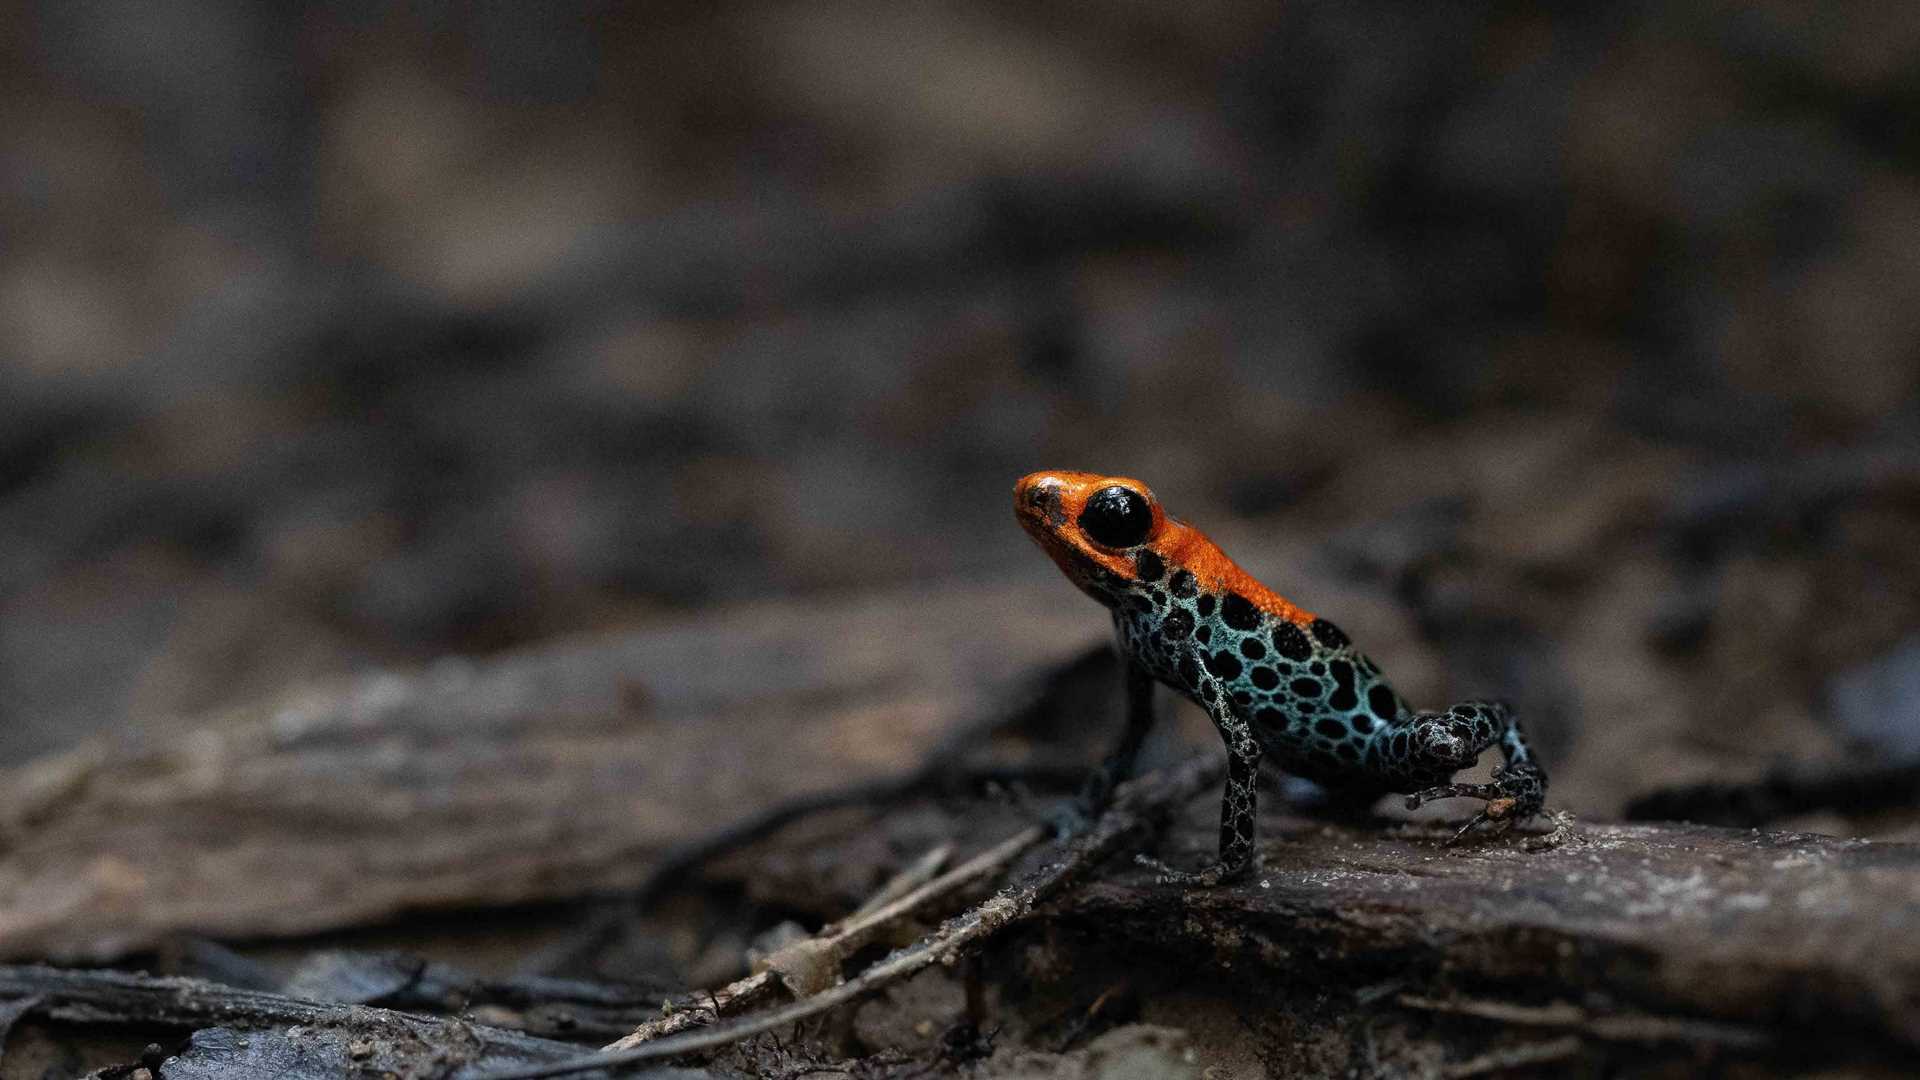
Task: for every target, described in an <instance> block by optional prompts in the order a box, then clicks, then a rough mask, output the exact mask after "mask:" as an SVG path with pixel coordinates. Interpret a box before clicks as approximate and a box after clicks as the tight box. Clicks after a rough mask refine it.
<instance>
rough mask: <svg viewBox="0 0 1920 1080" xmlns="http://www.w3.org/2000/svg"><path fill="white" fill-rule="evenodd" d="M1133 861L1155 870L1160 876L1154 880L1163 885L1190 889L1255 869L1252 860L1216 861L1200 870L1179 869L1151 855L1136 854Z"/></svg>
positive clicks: (1215, 882)
mask: <svg viewBox="0 0 1920 1080" xmlns="http://www.w3.org/2000/svg"><path fill="white" fill-rule="evenodd" d="M1133 861H1134V862H1136V863H1139V864H1140V865H1141V866H1144V867H1146V868H1147V869H1149V870H1153V871H1155V872H1156V873H1157V875H1158V876H1156V877H1155V878H1154V881H1155V882H1157V883H1159V884H1161V885H1180V886H1184V887H1186V888H1190V889H1211V888H1213V887H1214V886H1216V885H1220V884H1224V883H1225V882H1229V881H1232V880H1233V879H1235V878H1237V877H1241V876H1242V875H1244V874H1246V873H1247V872H1248V871H1250V870H1252V869H1253V862H1252V860H1248V861H1247V862H1244V863H1241V864H1240V865H1239V866H1233V865H1230V864H1228V863H1224V862H1216V863H1213V864H1211V865H1209V866H1207V867H1204V868H1202V869H1200V870H1177V869H1175V868H1173V867H1171V866H1168V865H1167V864H1166V863H1163V862H1161V861H1160V860H1159V859H1156V858H1154V857H1153V856H1151V855H1135V856H1134V857H1133Z"/></svg>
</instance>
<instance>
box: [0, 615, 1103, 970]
mask: <svg viewBox="0 0 1920 1080" xmlns="http://www.w3.org/2000/svg"><path fill="white" fill-rule="evenodd" d="M1102 633H1103V631H1102V628H1101V626H1100V625H1099V623H1098V621H1097V620H1092V619H1088V618H1087V617H1086V612H1084V611H1081V610H1078V609H1068V608H1067V607H1066V606H1065V605H1036V604H1035V603H1034V602H1033V598H1032V595H1031V591H1030V589H1028V588H1027V587H1026V586H1024V585H1009V586H997V587H967V588H953V589H949V590H946V591H933V592H929V591H927V590H924V589H920V590H915V591H913V592H912V593H911V594H904V593H902V594H896V593H884V594H876V595H868V596H863V597H860V598H858V599H854V600H843V601H838V602H833V603H818V604H806V605H800V604H794V603H785V604H769V605H762V606H756V607H749V608H744V609H738V610H732V611H727V612H721V613H717V614H712V615H705V616H699V617H695V618H691V619H686V620H680V621H675V622H673V623H671V624H670V625H665V626H662V627H661V628H659V629H657V630H646V631H640V632H636V633H632V634H628V635H625V636H618V637H612V638H603V639H595V640H584V641H577V642H568V643H561V644H557V645H553V646H550V647H546V648H541V649H537V650H532V651H528V652H523V653H517V654H511V655H507V656H503V657H500V658H497V659H492V660H488V661H485V662H469V661H459V660H449V661H446V662H444V663H440V664H436V665H434V666H432V667H430V668H428V669H427V670H424V671H421V672H418V673H415V674H410V675H399V674H385V675H373V676H368V677H366V678H363V679H360V680H358V681H356V682H354V683H352V684H350V685H348V686H345V687H342V688H332V689H321V690H316V691H313V692H311V693H308V694H305V695H302V696H299V697H296V698H294V699H292V700H288V701H284V702H280V703H277V704H273V705H270V706H263V707H261V708H259V709H257V710H252V711H250V712H249V713H247V714H244V715H238V716H232V717H224V718H209V719H208V721H207V722H206V723H205V724H204V725H203V726H201V727H200V728H198V729H197V730H194V731H191V732H189V733H188V734H186V735H185V736H184V737H179V738H170V739H166V740H164V741H158V740H157V741H155V742H153V743H152V744H145V743H143V742H142V740H140V739H138V738H137V737H135V736H132V735H130V736H128V737H127V738H125V739H122V740H119V741H117V742H112V743H108V744H93V745H89V746H86V747H83V748H81V749H78V750H75V751H73V752H70V753H66V754H62V755H58V756H56V757H53V758H50V759H46V760H43V761H39V762H36V763H32V764H29V765H26V766H24V767H22V768H19V769H15V770H12V771H10V772H6V773H0V958H16V959H42V958H54V959H61V960H75V961H89V962H99V961H107V960H111V959H112V958H114V957H116V956H120V955H124V954H125V953H127V952H129V951H131V950H137V949H143V948H148V947H151V946H153V945H154V944H155V943H157V942H159V941H162V940H164V939H166V938H167V937H168V936H170V935H174V934H179V933H191V934H196V935H201V936H206V937H212V938H227V939H232V938H249V937H262V936H278V935H295V934H307V933H314V932H318V931H323V930H327V929H332V928H339V927H347V926H356V925H365V924H368V923H374V922H378V921H381V920H384V919H390V918H392V917H394V916H396V915H399V914H401V913H404V912H408V911H412V910H419V909H432V908H438V907H454V906H459V907H478V906H491V905H505V904H518V903H527V902H535V901H548V900H556V899H566V898H572V897H579V896H582V895H587V894H593V893H599V892H607V891H613V890H621V889H629V888H632V887H634V886H635V885H637V884H639V883H641V882H643V881H645V880H646V879H647V877H648V875H649V873H650V872H651V871H652V870H653V869H654V868H655V867H656V865H657V864H658V863H659V861H660V860H661V859H663V858H665V857H667V856H668V855H669V854H671V853H673V852H675V851H677V850H678V845H680V844H682V843H684V842H685V841H687V840H688V839H689V838H693V837H699V836H703V835H707V834H709V833H712V832H713V831H714V830H715V829H716V828H719V827H720V826H723V825H725V824H727V823H729V822H734V821H740V820H745V819H749V818H751V817H753V816H754V815H755V814H756V813H759V812H762V811H765V810H766V809H768V808H769V807H772V806H774V805H776V804H779V803H781V802H782V801H783V800H787V799H790V798H793V797H796V796H800V795H804V794H807V793H811V792H821V791H832V790H839V789H842V788H846V787H849V786H852V785H857V784H859V783H861V782H862V781H871V780H874V779H877V778H881V777H887V776H894V775H900V774H903V773H908V772H910V771H911V770H912V769H913V768H915V767H916V766H917V765H919V764H920V763H921V762H923V761H925V760H928V758H929V755H933V756H935V758H936V759H937V758H939V757H941V756H946V757H950V756H951V754H950V753H949V752H948V751H947V749H946V748H947V747H949V746H950V745H953V744H954V743H955V742H956V741H959V740H964V739H965V738H966V737H967V736H968V735H969V734H971V733H977V732H979V731H980V729H982V728H983V727H985V726H988V725H991V724H993V723H995V722H998V721H1000V720H1002V719H1004V718H1005V717H1006V716H1008V715H1009V714H1010V713H1012V712H1014V711H1016V704H1015V703H1016V702H1017V701H1018V700H1020V698H1021V695H1022V694H1026V693H1030V692H1031V689H1032V687H1033V686H1034V685H1035V684H1036V681H1037V680H1040V679H1043V678H1044V676H1045V673H1047V672H1048V671H1050V670H1051V669H1052V667H1053V666H1054V665H1055V664H1056V663H1057V662H1059V661H1060V660H1061V659H1062V658H1064V657H1068V656H1071V655H1074V654H1075V653H1077V652H1081V651H1084V650H1085V649H1086V648H1088V647H1089V646H1090V645H1092V644H1094V643H1097V642H1098V641H1099V640H1101V636H1102Z"/></svg>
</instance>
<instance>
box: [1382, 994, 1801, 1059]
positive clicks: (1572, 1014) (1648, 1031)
mask: <svg viewBox="0 0 1920 1080" xmlns="http://www.w3.org/2000/svg"><path fill="white" fill-rule="evenodd" d="M1394 1000H1396V1001H1397V1002H1399V1003H1400V1004H1401V1005H1402V1006H1405V1007H1406V1008H1409V1009H1420V1010H1422V1011H1425V1012H1437V1013H1449V1014H1452V1015H1454V1016H1472V1017H1476V1018H1478V1019H1481V1020H1492V1021H1494V1022H1496V1023H1501V1024H1513V1025H1516V1026H1521V1027H1545V1028H1570V1029H1572V1030H1575V1031H1579V1032H1582V1033H1584V1034H1587V1035H1591V1036H1593V1037H1594V1038H1596V1039H1604V1040H1606V1041H1607V1042H1637V1043H1650V1042H1693V1043H1713V1044H1716V1045H1719V1046H1728V1047H1736V1048H1739V1049H1745V1050H1757V1049H1760V1048H1761V1047H1764V1046H1766V1045H1768V1044H1769V1043H1771V1042H1772V1041H1773V1039H1772V1037H1771V1036H1770V1035H1768V1034H1767V1033H1766V1032H1764V1031H1760V1030H1758V1029H1755V1028H1750V1027H1744V1026H1741V1025H1739V1024H1724V1023H1719V1022H1717V1021H1712V1020H1695V1019H1691V1018H1689V1017H1679V1016H1654V1015H1652V1014H1649V1013H1613V1014H1602V1015H1598V1016H1596V1015H1594V1014H1592V1013H1589V1012H1588V1011H1587V1010H1585V1009H1582V1008H1580V1007H1579V1006H1577V1005H1572V1004H1568V1003H1567V1002H1555V1003H1553V1004H1551V1005H1515V1004H1513V1003H1511V1002H1506V1001H1483V1000H1475V999H1472V998H1453V999H1448V1000H1442V999H1439V998H1428V997H1421V996H1419V995H1417V994H1401V995H1400V996H1399V997H1397V998H1395V999H1394Z"/></svg>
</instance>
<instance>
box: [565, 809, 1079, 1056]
mask: <svg viewBox="0 0 1920 1080" xmlns="http://www.w3.org/2000/svg"><path fill="white" fill-rule="evenodd" d="M1043 835H1044V834H1043V831H1042V830H1041V829H1040V828H1038V827H1037V826H1036V827H1034V828H1031V829H1027V830H1026V831H1025V832H1022V833H1020V834H1018V835H1017V836H1014V837H1012V838H1011V839H1009V840H1006V841H1003V842H1002V843H1001V844H1000V845H999V846H998V847H995V848H993V849H991V850H989V851H987V852H985V853H984V854H982V855H979V856H977V857H975V858H973V859H972V860H970V861H968V862H967V863H966V864H964V865H962V866H959V867H956V868H955V869H953V870H951V871H949V872H947V873H946V874H944V875H942V876H941V877H939V878H936V879H934V880H933V881H930V882H927V883H925V884H923V885H921V886H920V887H919V888H917V889H913V890H912V891H910V892H909V893H908V894H907V895H905V896H902V897H899V898H898V899H895V900H893V901H891V902H889V903H886V904H883V905H882V906H881V907H880V908H878V909H876V910H874V911H873V912H871V913H869V914H867V915H865V916H861V917H858V918H855V919H852V920H850V921H849V922H848V923H847V924H846V925H845V926H844V928H836V927H832V926H829V927H827V928H826V930H824V931H823V932H822V933H820V934H817V935H815V936H813V937H810V938H807V939H805V940H804V941H797V942H794V943H793V944H791V945H788V946H787V947H785V948H783V949H780V950H779V951H777V952H775V953H774V954H773V955H771V956H769V957H767V958H766V961H765V964H764V967H763V969H762V970H760V971H756V972H754V973H753V974H752V975H749V976H747V977H746V978H744V979H738V980H736V981H734V982H732V983H730V984H728V985H727V986H725V987H722V988H721V989H720V990H719V991H717V992H715V993H711V994H708V995H707V998H708V1001H709V1004H708V1005H707V1006H700V1005H694V1006H692V1007H690V1008H686V1009H678V1010H675V1011H674V1012H672V1013H670V1014H668V1015H666V1016H662V1017H660V1018H658V1019H656V1020H649V1021H647V1022H646V1023H644V1024H641V1025H640V1026H639V1027H637V1028H635V1029H634V1030H633V1031H631V1032H629V1033H628V1034H627V1035H625V1036H624V1037H622V1038H621V1039H619V1040H618V1041H617V1042H613V1043H609V1044H608V1045H606V1046H604V1047H602V1048H601V1049H602V1050H605V1051H609V1052H612V1051H620V1050H627V1049H631V1048H632V1047H635V1046H639V1045H641V1044H643V1043H648V1042H652V1041H654V1040H656V1039H661V1038H665V1037H666V1036H669V1035H672V1034H675V1033H677V1032H681V1031H685V1030H687V1029H688V1028H692V1027H697V1026H700V1025H701V1024H703V1023H706V1022H707V1019H706V1015H703V1013H705V1014H710V1015H711V1016H712V1018H713V1020H714V1021H718V1020H719V1019H720V1015H721V1012H722V1011H723V1010H726V1009H729V1008H732V1009H740V1008H752V1007H754V1006H756V1005H765V1004H771V1003H772V1001H773V999H774V997H775V995H776V993H777V992H778V991H779V989H780V987H781V986H782V985H785V987H786V988H787V989H788V990H790V991H792V993H793V994H794V996H795V997H801V998H804V997H807V996H809V995H812V994H817V993H819V992H820V991H822V990H825V989H827V988H828V987H829V986H832V985H833V982H834V980H835V979H837V978H839V975H840V964H841V963H842V962H844V961H845V960H846V958H847V957H848V956H849V955H851V954H852V953H853V952H855V951H857V950H858V949H860V948H862V947H863V946H864V945H865V944H866V943H867V942H868V941H870V940H872V936H873V934H874V933H876V932H878V931H879V929H880V928H881V927H882V926H885V925H886V924H887V923H888V922H891V921H892V920H894V919H897V918H900V917H902V916H904V915H906V914H909V913H911V912H912V911H914V910H916V909H917V908H919V907H920V906H921V905H924V904H926V903H928V902H930V901H932V900H934V899H936V898H938V897H940V896H942V895H944V894H946V893H948V892H951V891H953V890H955V889H958V888H960V887H961V886H963V885H966V884H969V883H971V882H972V881H974V880H975V879H977V878H981V877H984V876H986V875H987V874H989V873H992V872H994V871H996V870H999V869H1001V868H1002V867H1004V866H1006V865H1007V864H1008V863H1010V862H1012V861H1013V860H1014V859H1017V858H1019V857H1020V855H1021V854H1022V853H1024V852H1025V851H1026V850H1027V849H1028V848H1030V847H1032V846H1033V845H1034V844H1037V843H1039V842H1040V840H1041V838H1042V836H1043Z"/></svg>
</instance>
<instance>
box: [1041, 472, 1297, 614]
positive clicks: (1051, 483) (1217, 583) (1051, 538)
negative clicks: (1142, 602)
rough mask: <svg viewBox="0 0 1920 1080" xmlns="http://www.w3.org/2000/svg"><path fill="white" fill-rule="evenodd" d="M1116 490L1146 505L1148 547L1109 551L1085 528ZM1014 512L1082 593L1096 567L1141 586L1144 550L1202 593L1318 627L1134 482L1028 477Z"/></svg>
mask: <svg viewBox="0 0 1920 1080" xmlns="http://www.w3.org/2000/svg"><path fill="white" fill-rule="evenodd" d="M1113 487H1121V488H1126V489H1128V490H1130V491H1133V492H1135V493H1137V494H1139V495H1140V496H1141V497H1143V498H1144V499H1145V500H1146V501H1147V505H1148V507H1149V509H1150V511H1151V513H1152V525H1151V527H1150V528H1149V529H1148V531H1147V534H1146V540H1145V542H1144V543H1141V544H1135V545H1130V546H1128V547H1125V548H1115V547H1110V546H1107V545H1104V544H1101V543H1098V542H1097V541H1095V540H1094V539H1093V538H1092V537H1090V536H1088V535H1087V533H1086V530H1085V529H1083V528H1082V527H1081V524H1080V515H1081V514H1082V513H1084V512H1085V510H1086V507H1087V501H1088V500H1089V499H1090V498H1092V497H1093V495H1094V494H1095V493H1096V492H1100V491H1105V490H1106V489H1108V488H1113ZM1013 510H1014V516H1015V517H1016V518H1018V519H1019V521H1020V525H1021V527H1022V528H1024V529H1026V530H1027V534H1028V535H1030V536H1032V537H1033V539H1034V540H1035V542H1037V543H1038V544H1039V545H1040V548H1041V550H1043V551H1045V552H1046V553H1047V554H1048V556H1050V557H1051V558H1052V559H1053V561H1054V563H1055V564H1056V565H1058V566H1059V567H1060V569H1061V570H1062V571H1063V572H1065V573H1066V575H1067V576H1068V577H1069V578H1071V579H1072V580H1073V581H1074V582H1075V583H1076V584H1079V585H1081V586H1082V587H1085V586H1086V584H1087V582H1088V581H1089V580H1090V579H1091V575H1092V573H1093V568H1096V567H1097V568H1099V569H1103V570H1106V571H1108V572H1110V573H1113V574H1117V575H1119V576H1120V577H1123V578H1126V579H1127V580H1129V581H1137V580H1139V575H1138V573H1137V572H1136V571H1135V568H1134V565H1135V564H1134V560H1133V556H1132V554H1131V552H1133V551H1136V550H1138V549H1139V548H1142V547H1144V548H1146V549H1148V550H1150V551H1152V552H1153V553H1154V554H1155V555H1158V556H1159V557H1160V558H1161V560H1163V561H1164V562H1165V563H1166V564H1167V569H1168V571H1169V573H1171V572H1172V571H1175V570H1186V571H1187V572H1188V573H1191V574H1192V575H1193V576H1194V578H1195V579H1196V580H1197V581H1198V583H1199V586H1200V590H1201V591H1202V592H1211V593H1228V592H1234V593H1239V594H1240V595H1241V596H1244V597H1246V598H1247V600H1248V601H1249V602H1250V603H1252V604H1253V606H1254V607H1257V608H1259V609H1261V610H1262V611H1265V612H1267V613H1268V614H1270V615H1273V616H1276V617H1278V618H1281V619H1285V620H1287V621H1288V622H1292V623H1297V624H1299V625H1302V626H1305V625H1306V624H1308V623H1311V622H1312V621H1313V619H1314V615H1313V613H1312V612H1310V611H1307V610H1306V609H1304V608H1302V607H1300V605H1298V604H1295V603H1294V602H1293V601H1291V600H1288V599H1287V598H1286V597H1284V596H1281V595H1280V594H1279V593H1277V592H1274V591H1273V590H1272V589H1269V588H1267V587H1266V586H1265V585H1263V584H1261V583H1260V581H1259V579H1257V578H1255V577H1254V576H1253V575H1252V574H1249V573H1247V572H1246V571H1245V570H1243V569H1241V567H1240V565H1239V564H1238V563H1236V562H1234V561H1233V560H1232V559H1230V558H1228V557H1227V553H1226V552H1224V551H1221V550H1220V547H1219V545H1217V544H1215V543H1214V542H1213V541H1212V540H1210V539H1208V538H1207V534H1205V533H1203V532H1201V531H1200V530H1199V529H1196V528H1194V527H1193V526H1191V525H1189V524H1187V523H1186V522H1184V521H1181V520H1179V519H1178V518H1175V517H1171V516H1169V515H1168V514H1167V512H1166V511H1165V510H1163V509H1162V508H1161V506H1160V500H1158V499H1156V498H1154V497H1153V492H1152V491H1151V490H1150V489H1148V487H1147V486H1146V485H1145V484H1143V483H1141V482H1140V481H1138V480H1135V479H1133V478H1131V477H1126V476H1103V475H1101V474H1099V473H1088V472H1071V471H1065V470H1058V469H1049V470H1045V471H1042V472H1036V473H1030V474H1028V475H1026V476H1023V477H1021V478H1020V482H1019V483H1017V484H1015V485H1014V487H1013Z"/></svg>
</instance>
